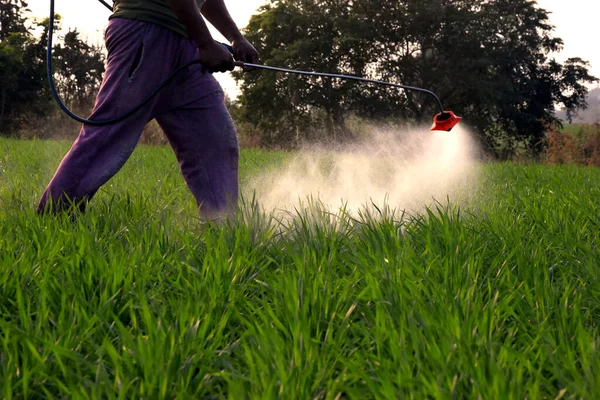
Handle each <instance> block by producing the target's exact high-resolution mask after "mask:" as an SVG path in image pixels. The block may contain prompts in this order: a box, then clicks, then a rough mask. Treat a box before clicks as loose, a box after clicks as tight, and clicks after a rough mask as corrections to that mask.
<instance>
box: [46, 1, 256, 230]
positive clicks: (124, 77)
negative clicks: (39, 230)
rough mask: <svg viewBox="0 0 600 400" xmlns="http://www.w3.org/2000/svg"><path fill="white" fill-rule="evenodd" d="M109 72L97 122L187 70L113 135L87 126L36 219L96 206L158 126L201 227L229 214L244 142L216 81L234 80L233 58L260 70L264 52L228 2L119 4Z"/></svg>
mask: <svg viewBox="0 0 600 400" xmlns="http://www.w3.org/2000/svg"><path fill="white" fill-rule="evenodd" d="M202 15H204V17H206V19H207V20H208V21H209V22H210V23H211V24H212V25H213V26H214V27H215V28H217V29H218V30H219V32H221V33H222V34H223V36H225V37H226V38H227V40H229V42H230V43H231V45H232V47H233V52H234V56H232V55H231V53H230V52H229V51H228V50H227V49H226V48H225V47H224V46H222V45H220V44H218V43H217V42H215V41H214V39H213V38H212V37H211V34H210V32H209V30H208V28H207V25H206V24H205V22H204V20H203V18H202ZM105 38H106V47H107V50H108V59H107V66H106V73H105V75H104V80H103V82H102V86H101V87H100V92H99V93H98V97H97V98H96V104H95V106H94V109H93V111H92V114H91V116H90V119H91V120H101V119H109V118H111V117H115V116H117V115H119V114H122V113H123V112H125V111H127V110H129V109H131V108H132V107H133V106H135V105H136V104H139V103H140V102H141V101H142V100H144V98H145V97H146V96H147V95H148V94H150V93H151V92H152V91H154V90H155V89H156V87H158V85H159V84H160V83H161V82H162V81H163V80H165V79H166V78H168V77H169V75H171V74H172V73H173V71H175V70H176V69H177V68H178V67H179V66H181V65H183V64H186V63H188V62H190V61H192V60H195V59H200V61H201V63H202V64H201V65H198V64H196V65H193V66H191V67H189V68H188V69H187V70H186V71H184V72H182V73H180V74H179V75H178V76H177V77H176V78H175V79H174V80H173V81H172V83H171V84H170V85H169V86H167V87H166V88H165V89H164V90H162V91H161V93H160V94H158V95H157V96H156V97H154V98H153V100H152V101H151V102H150V103H148V105H147V106H146V107H144V108H142V109H141V110H140V111H138V112H137V113H135V114H134V115H133V116H131V117H129V118H127V119H125V120H124V121H121V122H118V123H116V124H114V125H108V126H101V127H98V126H90V125H83V127H82V128H81V131H80V133H79V137H78V138H77V140H76V141H75V143H74V144H73V146H72V147H71V149H70V151H69V152H68V154H67V155H66V156H65V157H64V159H63V160H62V162H61V164H60V166H59V167H58V170H57V171H56V173H55V175H54V177H53V178H52V180H51V182H50V184H49V185H48V187H47V188H46V190H45V192H44V194H43V196H42V198H41V201H40V203H39V206H38V212H39V213H43V212H46V211H49V212H53V213H54V212H58V211H62V210H65V209H67V208H68V207H69V206H70V204H72V203H73V204H77V205H78V206H79V208H80V209H81V210H84V209H85V202H87V201H88V200H90V199H91V198H92V197H93V196H94V194H95V193H96V192H97V191H98V189H99V188H100V186H102V185H103V184H105V183H106V182H107V181H108V180H109V179H110V178H112V177H113V176H114V175H115V174H116V173H117V172H118V171H119V170H120V169H121V167H123V165H124V164H125V162H126V161H127V159H128V158H129V156H130V155H131V153H132V152H133V150H134V148H135V146H136V144H137V142H138V140H139V139H140V136H141V134H142V131H143V129H144V126H145V125H146V123H148V122H149V121H151V120H152V119H156V121H157V122H158V124H159V125H160V127H161V128H162V130H163V131H164V133H165V135H166V137H167V139H168V140H169V143H170V144H171V146H172V148H173V150H174V152H175V155H176V157H177V160H178V161H179V165H180V168H181V172H182V173H183V177H184V179H185V181H186V183H187V185H188V187H189V189H190V191H191V192H192V194H193V195H194V197H195V198H196V201H197V204H198V205H199V207H200V216H201V218H202V219H203V220H205V221H206V220H216V219H220V218H223V217H226V216H228V215H231V213H232V211H233V209H234V207H235V205H236V202H237V197H238V157H239V150H238V140H237V134H236V131H235V128H234V125H233V122H232V120H231V117H230V115H229V113H228V111H227V109H226V107H225V104H224V94H223V90H222V89H221V87H220V86H219V84H218V83H217V81H216V80H215V78H214V77H213V76H212V75H211V73H213V72H225V71H231V70H233V68H234V57H235V59H236V60H238V61H243V62H249V63H256V62H258V57H259V55H258V52H257V51H256V49H254V47H252V45H250V43H248V41H247V40H246V39H245V38H244V36H243V35H242V34H241V33H240V31H239V29H238V28H237V27H236V25H235V23H234V22H233V20H232V18H231V16H230V15H229V12H228V11H227V8H226V7H225V4H224V0H116V1H115V4H114V13H113V14H112V15H111V17H110V21H109V24H108V27H107V29H106V32H105Z"/></svg>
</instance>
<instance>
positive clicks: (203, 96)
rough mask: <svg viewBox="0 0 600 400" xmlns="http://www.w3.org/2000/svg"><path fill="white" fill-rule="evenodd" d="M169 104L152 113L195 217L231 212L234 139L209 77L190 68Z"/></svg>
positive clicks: (220, 94)
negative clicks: (166, 108)
mask: <svg viewBox="0 0 600 400" xmlns="http://www.w3.org/2000/svg"><path fill="white" fill-rule="evenodd" d="M177 88H178V95H177V96H174V98H173V100H174V108H172V109H170V110H169V111H167V112H165V113H163V114H161V115H158V116H157V117H156V120H157V121H158V123H159V124H160V126H161V128H162V129H163V130H164V132H165V134H166V135H167V138H168V139H169V142H170V143H171V146H172V147H173V150H174V152H175V155H176V156H177V160H178V161H179V165H180V167H181V172H182V173H183V177H184V179H185V181H186V183H187V185H188V187H189V188H190V191H191V192H192V194H193V195H194V197H195V198H196V202H197V203H198V205H199V206H200V216H201V217H202V218H203V219H205V220H216V219H220V218H222V217H230V216H232V214H233V212H234V210H235V207H236V205H237V200H238V160H239V148H238V138H237V133H236V130H235V126H234V125H233V121H232V120H231V117H230V115H229V112H228V111H227V108H226V107H225V103H224V94H223V90H222V89H221V87H220V86H219V84H218V82H217V81H216V80H215V78H214V77H213V76H212V75H210V74H205V73H202V72H201V71H200V67H192V68H191V70H190V72H189V74H188V75H187V77H185V79H183V80H182V81H180V82H179V84H178V85H177Z"/></svg>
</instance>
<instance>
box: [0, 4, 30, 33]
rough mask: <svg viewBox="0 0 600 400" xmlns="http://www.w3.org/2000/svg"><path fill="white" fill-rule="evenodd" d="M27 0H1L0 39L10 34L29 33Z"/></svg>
mask: <svg viewBox="0 0 600 400" xmlns="http://www.w3.org/2000/svg"><path fill="white" fill-rule="evenodd" d="M27 11H28V9H27V2H26V1H23V0H0V40H4V39H6V38H8V36H9V35H10V34H14V33H22V34H24V33H27V28H26V27H25V20H26V15H25V14H26V12H27Z"/></svg>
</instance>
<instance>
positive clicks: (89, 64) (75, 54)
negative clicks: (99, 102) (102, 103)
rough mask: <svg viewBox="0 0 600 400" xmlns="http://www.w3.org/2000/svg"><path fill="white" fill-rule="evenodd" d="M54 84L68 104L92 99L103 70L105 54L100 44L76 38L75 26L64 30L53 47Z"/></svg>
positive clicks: (77, 33)
mask: <svg viewBox="0 0 600 400" xmlns="http://www.w3.org/2000/svg"><path fill="white" fill-rule="evenodd" d="M54 58H55V61H54V66H55V71H56V73H55V79H56V80H57V81H58V82H57V88H58V90H59V91H60V94H61V97H62V99H63V101H64V102H65V104H66V105H67V106H68V107H73V106H81V105H84V104H86V103H89V102H90V101H92V100H93V98H94V96H95V95H96V93H97V91H98V89H99V88H100V84H101V83H102V75H103V74H104V56H103V54H102V52H101V51H100V49H99V48H97V47H95V46H91V45H89V44H87V43H86V42H84V41H83V40H81V39H80V38H79V32H78V31H77V30H73V31H71V30H70V31H69V32H68V33H67V34H65V37H64V43H63V44H57V45H56V46H55V48H54Z"/></svg>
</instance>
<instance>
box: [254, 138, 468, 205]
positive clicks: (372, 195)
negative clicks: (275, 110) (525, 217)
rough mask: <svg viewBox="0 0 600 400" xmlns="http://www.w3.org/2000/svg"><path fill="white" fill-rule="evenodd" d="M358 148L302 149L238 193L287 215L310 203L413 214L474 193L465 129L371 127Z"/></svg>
mask: <svg viewBox="0 0 600 400" xmlns="http://www.w3.org/2000/svg"><path fill="white" fill-rule="evenodd" d="M369 131H370V133H371V134H370V135H369V137H367V138H365V139H364V140H362V141H360V142H359V143H355V144H352V145H347V146H342V147H341V148H336V149H333V150H332V149H327V148H323V147H306V148H303V149H302V150H301V151H300V152H298V153H297V154H296V155H295V156H294V157H293V158H292V159H291V160H290V161H289V162H288V163H287V165H286V166H285V167H284V168H278V169H277V170H276V171H270V172H269V171H266V172H263V173H259V174H258V175H256V176H254V177H252V178H251V179H250V180H249V181H248V182H247V183H246V185H245V192H247V193H250V192H254V193H256V198H257V199H258V201H259V202H260V203H261V205H262V206H263V207H264V209H265V210H266V211H268V212H273V213H284V214H285V213H288V212H293V211H294V210H296V209H301V208H304V207H305V205H306V204H308V203H309V202H311V201H315V200H316V201H317V202H318V204H319V206H320V207H324V208H325V209H326V210H327V211H329V212H331V213H334V214H335V213H336V212H338V211H339V210H341V209H344V210H345V212H347V213H350V214H354V215H356V213H358V212H363V213H364V212H365V211H367V212H370V213H371V214H372V213H373V211H374V209H378V210H384V209H385V210H388V211H391V212H393V213H394V214H399V213H402V212H406V213H408V214H413V213H419V212H421V211H423V209H424V208H425V207H427V206H434V205H435V203H442V204H444V203H445V202H446V201H448V200H449V201H450V202H452V203H453V204H459V203H460V202H461V201H462V199H464V197H465V196H466V195H468V194H469V193H471V189H472V188H473V186H474V184H475V182H476V179H477V176H476V171H477V169H476V167H475V162H476V158H477V155H478V151H477V146H476V145H475V141H474V140H472V136H471V134H470V132H469V131H468V130H467V129H466V128H464V127H462V126H461V127H457V128H456V129H454V130H453V131H452V132H439V131H428V130H427V129H425V128H421V129H419V128H414V127H413V128H404V129H392V128H383V127H371V128H370V129H369Z"/></svg>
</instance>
